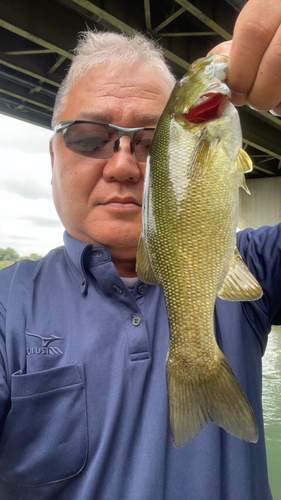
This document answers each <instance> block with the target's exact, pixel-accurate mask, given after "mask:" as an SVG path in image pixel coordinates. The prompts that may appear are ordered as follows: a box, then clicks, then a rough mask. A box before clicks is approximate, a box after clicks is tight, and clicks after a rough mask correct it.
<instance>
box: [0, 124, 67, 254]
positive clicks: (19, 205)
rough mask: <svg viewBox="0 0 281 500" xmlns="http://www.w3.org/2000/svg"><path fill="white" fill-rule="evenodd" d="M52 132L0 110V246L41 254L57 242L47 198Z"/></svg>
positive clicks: (55, 224)
mask: <svg viewBox="0 0 281 500" xmlns="http://www.w3.org/2000/svg"><path fill="white" fill-rule="evenodd" d="M51 136H52V131H51V130H47V129H44V128H42V127H38V126H36V125H31V124H29V123H26V122H24V121H21V120H16V119H14V118H10V117H8V116H5V115H2V114H0V157H1V162H0V248H7V247H12V248H14V249H15V250H16V251H17V252H18V253H19V254H20V255H21V256H28V255H30V254H31V253H37V254H39V255H46V253H48V251H49V250H51V249H52V248H54V247H57V246H60V245H62V244H63V240H62V236H63V226H62V224H61V222H60V220H59V218H58V215H57V212H56V210H55V208H54V204H53V200H52V188H51V162H50V157H49V140H50V138H51Z"/></svg>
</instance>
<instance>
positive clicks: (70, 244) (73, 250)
mask: <svg viewBox="0 0 281 500" xmlns="http://www.w3.org/2000/svg"><path fill="white" fill-rule="evenodd" d="M63 241H64V245H65V249H66V253H67V255H68V257H69V258H70V260H71V262H72V264H73V265H74V270H75V271H74V274H75V278H76V280H77V282H78V285H79V287H80V290H81V293H83V294H84V293H86V292H87V288H88V283H87V270H88V268H89V266H90V265H91V261H93V259H90V256H92V257H97V258H98V261H99V263H101V262H102V261H109V260H111V256H110V253H109V251H108V250H107V248H104V247H94V246H93V245H92V244H91V243H84V242H83V241H79V240H76V239H74V238H72V236H70V235H69V234H68V233H67V232H66V231H65V232H64V235H63ZM95 260H96V259H95Z"/></svg>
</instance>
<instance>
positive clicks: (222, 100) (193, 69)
mask: <svg viewBox="0 0 281 500" xmlns="http://www.w3.org/2000/svg"><path fill="white" fill-rule="evenodd" d="M227 62H228V57H227V56H223V55H219V56H218V55H216V54H211V55H210V56H208V57H205V58H201V59H198V60H197V61H195V62H194V63H193V64H191V66H190V68H189V70H188V71H187V73H186V74H185V75H184V76H183V77H182V78H181V79H180V80H179V81H178V82H177V83H176V85H175V88H174V90H173V92H172V94H171V97H170V99H169V103H168V109H167V111H168V113H169V114H170V116H172V117H175V118H176V119H177V120H180V119H183V120H184V122H185V126H187V128H192V127H194V126H198V125H200V124H203V123H206V122H209V121H211V120H215V119H217V118H220V117H221V116H223V115H224V113H225V110H226V108H227V107H228V105H229V99H230V97H231V92H230V89H229V88H228V86H227V85H226V78H227Z"/></svg>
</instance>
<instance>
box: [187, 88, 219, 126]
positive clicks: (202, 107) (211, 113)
mask: <svg viewBox="0 0 281 500" xmlns="http://www.w3.org/2000/svg"><path fill="white" fill-rule="evenodd" d="M211 96H213V97H212V99H209V100H208V101H206V102H203V103H202V104H199V105H198V106H196V107H195V108H190V110H189V112H188V113H186V114H184V115H183V116H184V118H185V119H186V120H187V121H188V122H190V123H204V122H208V121H210V120H214V119H215V118H217V116H218V108H219V105H220V103H221V101H222V99H223V95H222V94H204V96H202V97H211Z"/></svg>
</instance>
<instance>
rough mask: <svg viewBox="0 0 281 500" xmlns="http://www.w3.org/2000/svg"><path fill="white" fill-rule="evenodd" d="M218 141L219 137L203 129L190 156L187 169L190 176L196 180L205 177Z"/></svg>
mask: <svg viewBox="0 0 281 500" xmlns="http://www.w3.org/2000/svg"><path fill="white" fill-rule="evenodd" d="M218 143H219V138H218V137H214V136H212V135H211V134H209V132H208V131H207V130H205V129H204V130H203V132H202V134H201V135H200V137H199V138H198V140H197V141H196V144H195V146H194V149H193V153H192V155H191V158H190V162H189V165H188V170H187V176H188V178H190V179H191V180H196V179H198V178H200V177H203V175H204V174H205V172H206V171H207V169H208V167H209V165H210V161H211V158H212V156H213V154H214V151H215V148H216V146H217V144H218Z"/></svg>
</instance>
